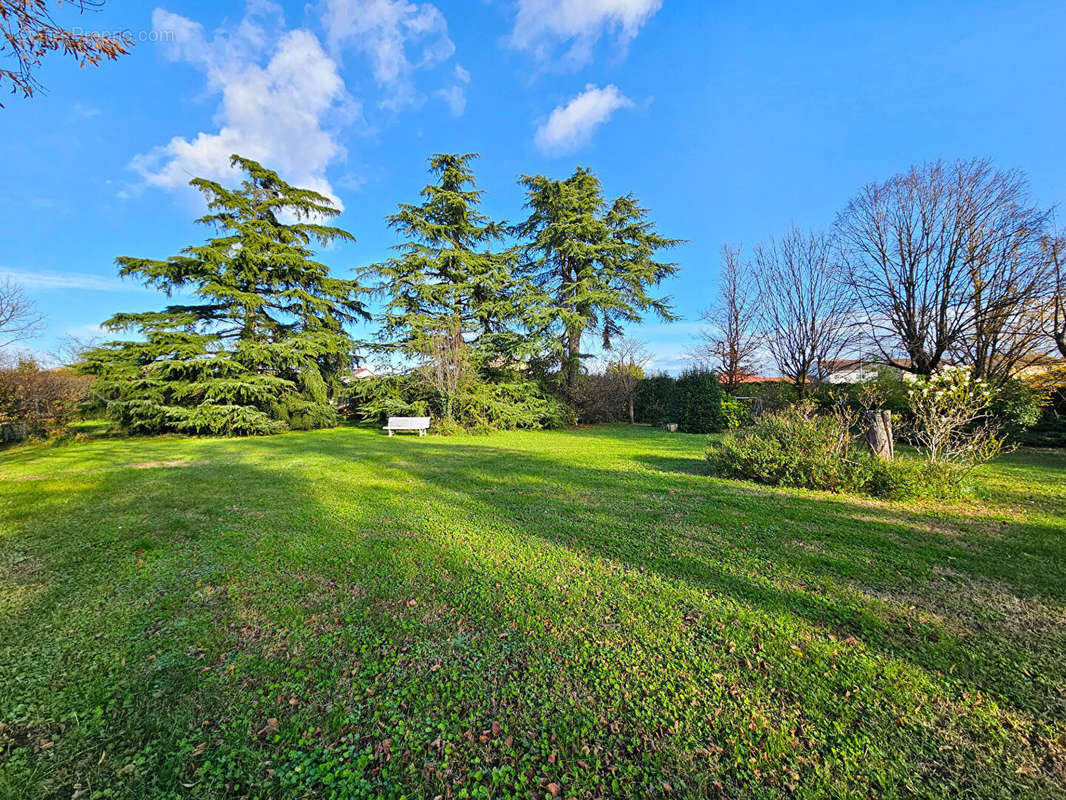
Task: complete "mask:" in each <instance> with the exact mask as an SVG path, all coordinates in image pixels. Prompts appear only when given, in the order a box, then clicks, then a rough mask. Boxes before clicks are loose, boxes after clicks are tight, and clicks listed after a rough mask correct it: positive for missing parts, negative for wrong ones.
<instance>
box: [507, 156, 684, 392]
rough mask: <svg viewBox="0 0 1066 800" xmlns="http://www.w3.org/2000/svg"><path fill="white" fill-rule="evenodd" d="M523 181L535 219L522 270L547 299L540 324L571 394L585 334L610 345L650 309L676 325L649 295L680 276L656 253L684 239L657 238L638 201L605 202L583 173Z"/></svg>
mask: <svg viewBox="0 0 1066 800" xmlns="http://www.w3.org/2000/svg"><path fill="white" fill-rule="evenodd" d="M519 182H520V183H521V185H523V186H524V187H525V189H526V193H527V200H526V207H527V208H528V209H529V210H530V213H529V217H528V219H526V221H525V222H523V223H522V224H521V225H519V226H517V228H516V229H515V230H516V232H517V233H518V234H519V235H521V236H523V237H526V238H527V239H528V242H527V243H526V244H525V246H524V253H525V269H526V271H527V272H528V273H529V274H530V275H531V276H532V278H533V280H534V282H535V283H536V284H537V285H538V286H539V287H540V288H541V290H542V291H543V292H544V295H545V305H544V306H543V308H542V309H541V314H540V319H539V322H540V324H541V325H542V326H543V328H544V329H545V330H546V331H549V332H550V333H551V334H552V337H553V339H554V341H555V348H556V351H557V355H558V357H559V360H560V363H561V366H562V371H563V376H564V381H565V386H566V391H567V393H568V395H570V396H572V395H573V391H574V385H575V382H576V379H577V375H578V371H579V369H580V363H581V359H582V357H583V356H584V354H583V353H582V352H581V338H582V336H583V335H584V334H586V333H588V332H592V331H596V332H598V333H599V335H600V336H601V337H602V339H603V344H604V346H605V347H609V346H610V343H611V340H612V339H613V338H614V337H617V336H619V335H620V334H621V333H622V327H623V324H624V323H625V322H640V321H641V320H642V319H643V317H644V314H645V313H647V312H649V311H650V312H652V313H654V314H656V315H658V316H659V317H661V318H662V319H665V320H670V319H674V315H673V314H672V313H671V311H670V305H669V301H668V299H667V298H660V297H653V296H652V295H651V294H649V290H651V289H652V288H653V287H655V286H656V285H658V284H659V283H660V282H661V281H662V280H663V279H664V278H666V277H668V276H670V275H672V274H674V273H675V272H676V271H677V265H676V264H672V263H667V262H662V261H657V260H656V259H655V255H656V253H657V252H658V251H660V250H663V249H666V248H669V247H673V246H674V245H676V244H678V243H679V242H680V240H678V239H667V238H665V237H663V236H661V235H659V233H657V232H656V230H655V226H654V223H653V222H651V220H649V219H648V212H647V210H646V209H644V208H642V207H641V206H640V204H639V202H638V201H637V199H636V198H635V197H634V196H633V195H625V196H623V197H619V198H618V199H617V200H615V201H614V202H613V203H610V204H608V203H607V202H606V201H605V200H604V197H603V187H602V186H601V184H600V181H599V178H597V177H596V176H595V175H594V174H593V173H592V172H591V171H589V170H587V169H585V168H584V167H578V169H577V171H576V172H574V174H573V175H572V176H570V177H569V178H567V179H566V180H562V181H559V180H552V179H551V178H546V177H544V176H543V175H535V176H529V175H526V176H523V177H522V178H521V180H520V181H519Z"/></svg>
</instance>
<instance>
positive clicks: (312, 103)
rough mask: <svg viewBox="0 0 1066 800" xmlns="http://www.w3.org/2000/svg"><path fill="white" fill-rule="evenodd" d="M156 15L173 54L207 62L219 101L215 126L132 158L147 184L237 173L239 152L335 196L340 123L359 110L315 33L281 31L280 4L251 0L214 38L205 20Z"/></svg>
mask: <svg viewBox="0 0 1066 800" xmlns="http://www.w3.org/2000/svg"><path fill="white" fill-rule="evenodd" d="M152 24H153V26H154V28H155V29H156V30H168V31H172V32H173V34H174V36H173V41H172V42H171V43H170V44H169V45H168V56H169V57H170V58H171V59H172V60H175V61H184V62H186V63H188V64H191V65H193V66H194V67H196V68H197V69H199V70H201V71H202V72H203V73H204V77H205V79H206V82H207V90H208V92H210V93H212V94H218V95H220V103H219V107H218V110H217V112H216V114H215V119H216V122H217V123H218V126H219V127H218V130H217V131H215V132H205V131H201V132H200V133H198V134H197V135H196V136H195V137H194V138H192V139H191V140H190V139H187V138H185V137H183V136H175V137H174V138H173V139H171V140H170V141H169V142H168V143H167V144H165V145H161V146H159V147H156V148H154V149H153V150H151V151H150V152H148V153H144V154H141V155H139V156H136V157H135V158H134V159H133V162H132V166H133V168H134V169H135V170H137V171H138V172H139V173H140V174H141V176H142V177H143V178H144V179H145V181H146V182H147V183H148V184H149V185H154V186H159V187H162V188H165V189H173V188H176V187H179V186H184V185H185V184H187V183H188V182H189V180H190V179H191V178H193V177H204V178H212V179H215V180H228V179H232V177H233V172H232V170H231V168H230V166H229V157H230V155H231V154H233V153H238V154H240V155H242V156H245V157H247V158H252V159H255V160H257V161H261V162H264V163H265V165H267V166H269V167H270V168H272V169H276V170H277V171H278V172H279V173H280V174H281V175H282V176H283V177H284V178H285V179H286V180H288V181H289V182H291V183H294V184H296V185H298V186H302V187H306V188H311V189H315V190H317V191H319V192H322V193H324V194H327V195H329V196H331V197H335V195H334V194H333V191H332V187H331V186H330V183H329V181H328V180H327V179H326V174H325V173H326V168H327V166H328V165H330V164H331V163H332V162H334V161H337V160H339V159H342V158H343V157H344V156H345V150H344V148H343V147H342V146H341V145H340V143H339V142H338V140H337V131H336V127H339V126H340V125H343V124H345V123H347V122H350V121H351V120H352V119H353V118H356V117H358V116H359V114H360V109H359V105H358V103H357V102H356V101H355V100H354V99H353V98H352V97H351V96H350V95H349V94H348V92H347V90H346V88H345V85H344V81H343V79H342V78H341V76H340V73H339V70H338V66H337V64H336V62H335V61H334V60H333V59H332V58H330V57H329V56H328V55H327V54H326V52H325V51H324V50H323V48H322V46H321V44H320V43H319V41H318V39H317V38H316V37H315V35H314V34H312V33H311V32H310V31H308V30H304V29H297V30H289V31H286V30H284V28H283V20H282V19H281V14H280V10H278V9H277V7H276V6H273V5H271V4H269V3H263V2H252V3H249V10H248V13H247V14H246V15H245V17H244V19H243V20H241V22H240V23H239V24H238V25H237V26H236V27H235V28H229V29H220V30H218V31H216V32H215V33H214V34H213V35H212V37H211V38H210V39H209V38H208V37H207V36H205V34H204V29H203V26H202V25H200V24H199V23H198V22H195V21H193V20H190V19H188V18H186V17H182V16H179V15H178V14H173V13H171V12H169V11H166V10H164V9H158V8H157V9H156V10H155V12H154V13H153V14H152Z"/></svg>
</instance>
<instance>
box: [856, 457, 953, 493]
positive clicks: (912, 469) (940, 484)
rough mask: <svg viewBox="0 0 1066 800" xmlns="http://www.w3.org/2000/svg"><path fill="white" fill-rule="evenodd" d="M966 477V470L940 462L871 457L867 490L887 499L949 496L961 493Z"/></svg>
mask: <svg viewBox="0 0 1066 800" xmlns="http://www.w3.org/2000/svg"><path fill="white" fill-rule="evenodd" d="M964 477H965V472H964V471H962V470H959V469H957V468H956V467H955V466H954V465H952V464H947V463H944V462H939V461H922V460H918V459H914V458H907V457H901V456H897V457H896V458H894V459H892V460H891V461H881V460H879V459H872V467H871V470H870V475H869V478H868V480H867V483H866V486H865V491H867V492H868V493H869V494H871V495H873V496H874V497H881V498H884V499H886V500H914V499H917V498H922V497H925V498H935V499H948V498H952V497H957V496H958V495H959V494H960V492H961V490H962V486H963V478H964Z"/></svg>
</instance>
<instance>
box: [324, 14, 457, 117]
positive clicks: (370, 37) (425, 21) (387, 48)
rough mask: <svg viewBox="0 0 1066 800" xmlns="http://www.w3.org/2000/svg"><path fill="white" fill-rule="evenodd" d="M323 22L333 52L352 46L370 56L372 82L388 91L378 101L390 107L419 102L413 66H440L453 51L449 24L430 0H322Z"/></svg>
mask: <svg viewBox="0 0 1066 800" xmlns="http://www.w3.org/2000/svg"><path fill="white" fill-rule="evenodd" d="M322 22H323V24H324V25H325V28H326V37H327V39H328V41H329V43H330V45H331V47H333V48H334V50H339V49H341V48H343V47H345V46H351V47H354V48H355V49H356V50H358V51H360V52H362V53H363V54H364V55H366V57H367V58H368V59H369V60H370V69H371V72H372V73H373V75H374V80H375V81H376V82H377V84H378V86H379V87H381V88H383V89H385V90H386V91H387V95H386V97H385V98H384V99H383V100H382V101H381V103H380V105H381V107H382V108H386V109H389V110H391V111H399V110H400V109H402V108H404V107H406V106H410V105H414V104H416V103H417V102H419V99H420V98H419V97H418V93H417V92H416V91H415V85H414V78H413V75H414V72H415V71H416V70H418V69H422V68H424V67H432V66H436V65H438V64H441V63H443V62H445V61H447V60H448V59H449V58H451V57H452V54H453V53H454V52H455V45H454V44H453V43H452V40H451V39H450V38H449V37H448V22H447V20H445V18H444V15H443V14H442V13H441V12H440V9H438V8H437V7H436V6H435V5H433V4H432V3H421V4H417V3H412V2H408V1H407V0H325V10H324V14H323V19H322ZM453 88H454V87H453ZM442 91H446V90H442ZM465 103H466V101H465V99H464V100H463V102H462V105H463V106H465ZM455 107H456V106H455V105H452V108H453V111H454V109H455ZM460 113H461V110H460Z"/></svg>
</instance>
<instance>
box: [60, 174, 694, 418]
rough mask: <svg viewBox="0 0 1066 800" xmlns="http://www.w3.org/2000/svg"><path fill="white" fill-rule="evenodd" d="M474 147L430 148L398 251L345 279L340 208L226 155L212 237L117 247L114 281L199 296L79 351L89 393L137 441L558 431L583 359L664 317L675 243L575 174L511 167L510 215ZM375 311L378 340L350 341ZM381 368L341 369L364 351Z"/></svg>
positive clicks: (626, 200)
mask: <svg viewBox="0 0 1066 800" xmlns="http://www.w3.org/2000/svg"><path fill="white" fill-rule="evenodd" d="M475 158H476V156H475V155H473V154H438V155H435V156H433V157H432V158H431V159H430V161H429V168H430V174H431V182H430V183H429V184H428V185H426V186H425V187H424V188H423V189H422V190H421V192H420V193H419V196H418V198H417V200H416V202H413V203H401V204H400V205H399V206H398V208H397V211H396V213H395V214H393V215H391V216H390V217H389V218H388V224H389V225H390V226H391V227H392V228H393V229H394V230H395V231H396V232H397V233H398V235H399V238H400V240H401V243H400V244H399V245H398V246H397V247H396V248H395V249H396V254H395V256H394V257H392V258H389V259H387V260H386V261H383V262H381V263H377V264H372V265H369V266H366V267H363V268H361V269H358V270H356V271H355V275H354V277H351V278H338V277H335V276H334V275H333V274H331V272H330V270H329V269H328V268H327V267H326V266H325V265H323V264H321V263H320V262H318V261H316V260H315V258H314V256H315V252H314V249H313V248H314V247H316V246H318V247H323V246H328V245H330V244H332V243H335V242H344V241H354V237H353V236H352V235H351V234H350V233H349V232H348V231H345V230H343V229H341V228H338V227H335V226H333V225H331V224H330V221H331V220H332V219H333V218H334V217H336V216H337V214H338V213H339V211H338V209H337V208H336V206H335V205H334V204H333V203H332V202H331V201H330V199H329V198H326V197H324V196H322V195H320V194H318V193H316V192H313V191H309V190H306V189H301V188H298V187H294V186H291V185H289V184H288V183H286V182H285V181H284V180H282V179H281V178H280V177H279V176H278V175H277V174H276V173H275V172H273V171H271V170H269V169H267V168H265V167H263V166H262V165H260V164H257V163H256V162H254V161H250V160H248V159H244V158H241V157H239V156H233V158H232V163H233V166H234V167H236V168H238V169H239V170H240V171H241V172H242V173H243V175H244V180H243V182H242V183H241V184H240V186H238V187H237V188H232V189H231V188H227V187H224V186H222V185H220V184H218V183H216V182H214V181H209V180H204V179H199V178H197V179H194V180H193V181H191V185H192V186H193V187H195V188H196V189H198V190H199V191H200V192H201V193H202V194H203V195H204V197H205V200H206V203H207V209H208V213H207V214H206V215H204V216H203V217H201V218H200V219H199V220H198V222H200V223H202V224H204V225H205V226H207V227H209V228H210V229H211V231H212V233H213V235H212V236H211V237H210V238H208V239H207V240H206V241H205V242H204V243H202V244H196V245H190V246H189V247H186V248H185V249H184V250H182V251H181V252H180V253H179V254H177V255H174V256H171V257H170V258H167V259H164V260H157V259H147V258H132V257H122V258H119V259H118V260H117V263H118V266H119V273H120V274H121V275H123V276H128V277H134V278H137V279H140V280H141V281H143V282H144V283H145V284H146V285H148V286H151V287H154V288H157V289H159V290H160V291H162V292H163V293H165V294H166V295H167V296H171V295H173V294H181V295H185V296H190V295H191V296H192V297H193V298H194V299H193V301H192V302H184V303H181V304H171V305H168V306H166V307H164V308H163V309H162V310H159V311H150V312H139V313H119V314H116V315H114V316H113V317H111V318H110V319H108V320H107V321H105V322H104V328H105V329H107V330H109V331H112V332H115V333H117V334H122V336H121V338H116V339H115V340H114V341H109V342H106V343H103V344H101V345H98V346H94V347H92V348H89V349H87V350H85V351H83V352H82V353H80V355H79V357H78V359H77V361H78V363H77V368H78V370H79V371H80V372H82V373H85V374H89V375H92V376H93V377H94V381H93V383H92V387H91V390H90V392H89V398H88V402H87V405H88V406H89V407H90V408H95V409H97V410H99V411H102V412H103V413H105V414H106V415H107V416H108V417H110V418H111V419H112V420H114V421H115V422H117V423H119V424H120V425H121V426H122V427H123V428H124V429H126V430H129V431H131V432H137V433H158V432H168V431H169V432H183V433H208V434H241V435H246V434H268V433H276V432H280V431H284V430H292V429H308V428H319V427H324V426H329V425H334V424H336V422H337V421H338V418H339V415H340V414H346V415H349V416H351V417H353V418H356V419H361V420H366V421H377V420H381V419H383V418H384V417H386V416H389V415H394V414H426V415H430V416H432V417H433V418H434V426H435V428H436V429H437V430H438V431H442V432H448V431H450V430H457V429H491V428H515V427H531V428H534V427H547V426H558V425H563V424H567V423H571V422H573V421H574V419H575V415H574V411H573V404H574V398H575V397H576V396H577V392H578V383H579V380H580V378H581V376H582V373H583V369H582V361H583V359H585V358H586V357H587V354H586V353H585V352H584V351H583V342H584V341H585V340H586V339H590V338H592V337H595V338H596V339H597V340H599V341H600V342H601V343H602V345H603V346H604V347H610V346H611V344H612V342H613V341H615V340H616V339H617V338H618V337H619V336H620V335H621V332H622V329H623V326H624V325H625V324H627V323H635V322H639V321H641V320H642V319H643V318H644V317H645V316H646V315H647V314H654V315H656V316H658V317H660V318H662V319H672V318H673V316H672V313H671V311H670V306H669V302H668V299H667V298H664V297H660V296H657V295H655V294H653V292H654V288H655V287H656V286H657V285H658V284H659V283H660V282H661V281H662V280H663V279H664V278H666V277H667V276H669V275H671V274H673V273H674V272H675V270H676V265H674V264H672V263H669V262H667V261H663V260H660V259H659V256H658V254H659V253H660V252H661V251H664V250H666V249H668V248H670V247H672V246H673V245H675V244H676V243H677V241H676V240H673V239H668V238H665V237H663V236H661V235H659V234H658V233H657V232H656V230H655V225H654V223H653V222H652V221H651V220H650V219H649V216H648V212H647V211H646V210H645V209H643V208H642V207H641V206H640V204H639V202H638V201H637V200H636V198H635V197H633V196H632V195H623V196H621V197H617V198H614V199H608V198H606V197H605V196H604V193H603V188H602V186H601V185H600V182H599V180H598V179H597V178H596V176H595V175H594V174H592V173H591V172H590V171H589V170H587V169H584V168H578V169H577V170H576V171H575V172H574V174H573V175H571V176H570V177H569V178H566V179H564V180H556V179H552V178H548V177H545V176H542V175H527V176H522V177H521V178H520V181H519V182H520V184H521V185H522V186H523V187H524V189H525V192H526V214H525V217H524V219H523V220H522V221H520V222H518V223H514V224H512V223H508V222H506V221H504V220H495V219H491V218H490V217H488V216H487V215H486V214H484V213H483V212H482V211H481V210H480V209H481V191H480V190H478V189H477V188H476V183H475V179H474V174H473V172H472V169H471V164H472V163H473V161H474V159H475ZM359 321H364V322H366V321H372V322H373V323H376V334H375V335H374V336H373V337H372V338H370V339H368V340H364V341H356V340H354V339H353V337H352V335H351V329H352V326H353V323H357V322H359ZM364 360H371V361H373V362H376V363H378V364H385V365H386V368H385V369H384V371H383V373H382V374H380V375H379V376H378V377H373V378H369V379H366V380H358V381H355V380H352V378H351V377H350V376H351V373H352V370H353V368H354V367H356V366H357V365H358V364H359V363H360V362H361V361H364Z"/></svg>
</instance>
